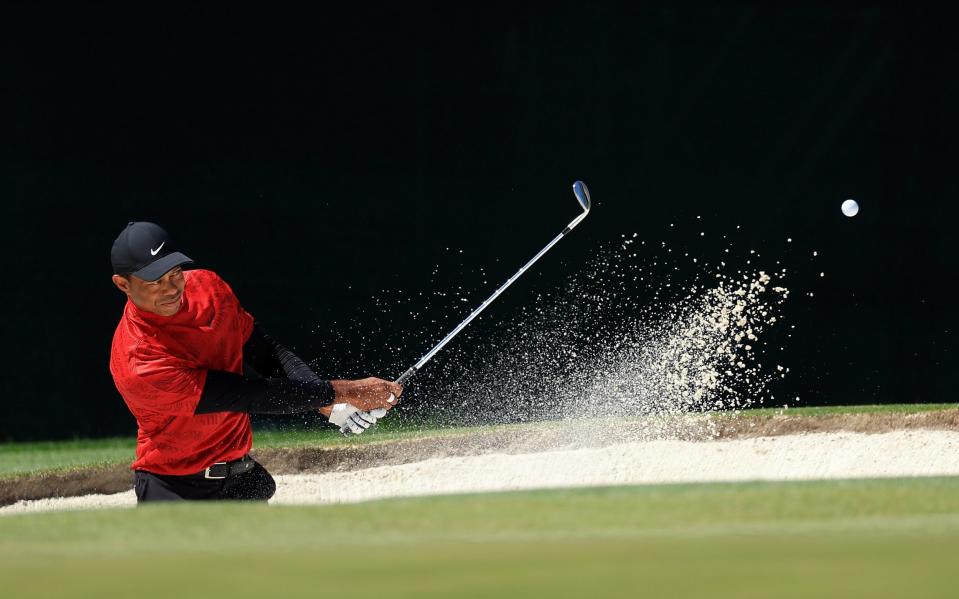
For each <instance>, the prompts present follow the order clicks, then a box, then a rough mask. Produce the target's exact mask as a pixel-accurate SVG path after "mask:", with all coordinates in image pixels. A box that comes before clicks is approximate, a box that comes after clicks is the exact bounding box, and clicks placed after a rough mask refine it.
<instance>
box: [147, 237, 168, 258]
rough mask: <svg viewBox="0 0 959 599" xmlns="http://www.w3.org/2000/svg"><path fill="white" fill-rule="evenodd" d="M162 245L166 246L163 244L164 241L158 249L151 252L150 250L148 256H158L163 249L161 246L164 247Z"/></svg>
mask: <svg viewBox="0 0 959 599" xmlns="http://www.w3.org/2000/svg"><path fill="white" fill-rule="evenodd" d="M164 245H166V242H165V241H164V242H163V243H161V244H160V247H158V248H157V249H155V250H154V249H151V250H150V255H151V256H156V255H157V254H159V253H160V250H162V249H163V246H164Z"/></svg>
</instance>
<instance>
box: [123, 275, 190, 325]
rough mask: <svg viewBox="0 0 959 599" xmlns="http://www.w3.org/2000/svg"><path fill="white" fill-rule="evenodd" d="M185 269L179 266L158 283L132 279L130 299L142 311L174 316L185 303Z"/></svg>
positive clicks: (133, 277) (157, 281) (134, 277)
mask: <svg viewBox="0 0 959 599" xmlns="http://www.w3.org/2000/svg"><path fill="white" fill-rule="evenodd" d="M183 283H184V280H183V269H182V268H180V267H179V266H177V267H176V268H172V269H170V270H169V271H167V273H166V274H164V275H163V276H162V277H160V278H159V279H157V280H156V281H144V280H143V279H140V278H137V277H136V276H131V277H130V299H131V300H133V303H134V304H136V305H137V307H138V308H140V309H141V310H146V311H147V312H153V313H154V314H159V315H160V316H173V315H174V314H176V313H177V311H178V310H179V309H180V304H182V303H183Z"/></svg>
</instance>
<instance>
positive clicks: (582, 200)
mask: <svg viewBox="0 0 959 599" xmlns="http://www.w3.org/2000/svg"><path fill="white" fill-rule="evenodd" d="M573 195H575V196H576V200H577V201H578V202H579V204H580V206H581V207H582V208H583V213H582V214H580V215H579V216H577V217H576V218H574V219H573V220H572V221H570V223H569V224H568V225H566V228H565V229H563V231H562V232H561V233H560V234H559V235H557V236H556V237H554V238H553V240H552V241H550V242H549V243H548V244H546V247H544V248H543V249H541V250H540V251H539V252H538V253H537V254H536V255H535V256H533V257H532V259H530V261H529V262H527V263H526V264H524V265H523V267H522V268H520V269H519V270H518V271H516V274H514V275H513V276H511V277H510V278H509V279H508V280H507V281H506V282H505V283H503V284H502V285H500V287H499V288H498V289H497V290H496V291H494V292H493V295H491V296H489V297H488V298H487V299H486V301H485V302H483V303H482V304H480V305H479V307H478V308H476V309H475V310H473V311H472V312H471V313H470V315H469V316H467V317H466V319H465V320H464V321H463V322H461V323H459V324H458V325H457V326H456V328H455V329H453V330H452V331H450V332H449V334H448V335H447V336H446V337H443V339H442V340H441V341H440V342H439V343H437V344H436V345H435V346H434V347H433V349H431V350H430V351H428V352H426V354H424V355H423V357H422V358H420V359H419V361H418V362H417V363H416V364H414V365H413V366H411V367H410V368H409V370H407V371H406V372H404V373H403V374H401V375H400V376H399V378H398V379H396V382H397V383H398V384H400V385H405V384H406V382H407V381H409V380H410V379H411V378H412V377H413V375H414V374H416V371H417V370H419V369H420V368H422V367H423V365H424V364H426V363H427V362H429V361H430V359H431V358H432V357H433V356H435V355H436V352H438V351H440V350H441V349H443V347H444V346H445V345H446V344H447V343H449V342H450V340H451V339H452V338H453V337H455V336H456V335H457V333H459V332H460V331H462V330H463V329H464V328H465V327H466V325H468V324H469V323H470V322H472V320H473V319H474V318H476V317H477V316H479V315H480V313H481V312H482V311H483V310H485V309H486V306H488V305H490V304H491V303H493V300H495V299H496V298H497V297H499V295H500V294H501V293H503V292H504V291H506V289H507V288H508V287H509V286H510V285H512V284H513V282H514V281H515V280H516V279H518V278H520V277H521V276H522V275H523V273H524V272H526V270H527V269H529V267H530V266H532V265H533V264H535V263H536V261H537V260H539V259H540V258H542V257H543V254H545V253H546V252H548V251H549V250H550V248H552V247H553V246H554V245H556V244H557V243H558V242H559V240H560V239H562V238H563V237H565V236H566V234H567V233H569V232H570V231H572V230H573V228H574V227H575V226H576V225H578V224H579V223H580V221H582V220H583V219H584V218H586V215H587V214H589V208H590V199H589V190H588V189H586V184H585V183H583V182H582V181H577V182H575V183H573ZM396 400H397V398H396V397H395V396H393V395H392V394H390V397H389V399H388V400H387V402H388V403H390V404H395V403H396ZM350 407H351V408H352V409H353V412H354V413H355V412H356V411H357V409H356V408H353V407H352V406H350ZM370 414H371V415H372V416H374V417H376V418H382V417H383V416H385V415H386V409H385V408H377V409H376V410H372V411H371V412H370ZM367 426H369V425H367ZM351 428H352V425H351V424H349V423H344V424H342V426H340V432H341V433H343V434H344V435H349V434H350V430H351ZM364 428H365V427H364ZM360 432H362V431H360Z"/></svg>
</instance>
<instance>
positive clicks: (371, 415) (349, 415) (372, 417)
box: [330, 403, 386, 435]
mask: <svg viewBox="0 0 959 599" xmlns="http://www.w3.org/2000/svg"><path fill="white" fill-rule="evenodd" d="M383 416H386V410H384V409H382V408H377V409H375V410H371V411H370V412H363V411H361V410H358V409H357V408H356V407H354V406H352V405H350V404H348V403H338V404H333V409H332V410H331V411H330V422H331V423H332V424H335V425H336V426H338V427H340V432H341V433H343V434H344V435H345V434H347V432H351V433H353V434H354V435H359V434H362V433H363V432H364V431H366V429H368V428H370V427H371V426H373V425H374V424H376V421H377V419H379V418H382V417H383Z"/></svg>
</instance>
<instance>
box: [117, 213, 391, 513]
mask: <svg viewBox="0 0 959 599" xmlns="http://www.w3.org/2000/svg"><path fill="white" fill-rule="evenodd" d="M111 261H112V263H113V272H114V274H113V283H114V284H115V285H116V286H117V288H118V289H119V290H120V291H122V292H123V293H124V294H126V296H127V298H128V299H127V303H126V307H125V308H124V310H123V316H122V317H121V318H120V323H119V325H118V326H117V329H116V332H115V333H114V336H113V346H112V350H111V355H110V372H111V373H112V374H113V380H114V383H115V384H116V387H117V390H119V392H120V394H121V395H122V396H123V400H124V401H125V402H126V404H127V407H128V408H129V410H130V412H131V413H132V414H133V416H134V417H135V418H136V420H137V427H138V432H137V448H136V459H135V461H134V462H133V465H132V468H133V470H134V473H135V475H134V489H135V491H136V496H137V502H138V503H142V502H150V501H175V500H200V499H246V500H267V499H269V498H270V497H272V496H273V493H274V491H275V490H276V484H275V482H274V481H273V478H272V477H271V476H270V474H269V472H267V471H266V469H265V468H264V467H263V466H262V465H260V464H259V463H257V462H256V461H255V460H253V459H252V458H250V456H249V455H248V452H249V450H250V447H251V446H252V444H253V435H252V430H251V427H250V416H249V414H251V413H261V414H290V413H296V412H307V411H312V410H318V411H319V412H320V413H321V414H323V415H324V416H326V417H327V418H329V420H330V422H332V423H333V424H335V425H337V426H340V427H342V428H344V429H346V430H349V431H350V432H352V433H354V434H359V433H362V432H363V431H364V430H366V429H367V428H368V427H369V426H370V425H371V424H373V423H375V422H376V418H375V417H374V416H371V415H370V412H371V411H374V410H389V409H390V408H391V407H392V406H393V405H394V403H393V402H394V398H395V397H399V396H400V394H401V393H402V391H403V388H402V386H401V385H399V384H397V383H393V382H390V381H386V380H383V379H378V378H365V379H360V380H355V381H348V380H333V381H328V380H324V379H321V378H320V377H318V376H317V375H316V374H314V373H313V371H312V370H310V368H309V367H308V366H307V365H306V364H305V363H304V362H303V361H302V360H300V359H299V358H298V357H297V356H296V355H294V354H293V353H292V352H291V351H290V350H288V349H287V348H285V347H283V346H282V345H280V344H279V343H277V342H276V341H275V340H274V339H273V338H272V337H271V336H270V335H269V334H267V333H266V332H265V331H264V330H263V329H262V328H261V327H260V326H259V324H258V323H257V322H256V321H255V320H254V319H253V317H252V316H251V315H250V314H249V313H248V312H246V311H245V310H244V309H243V307H242V306H241V305H240V302H239V300H238V299H237V297H236V296H235V295H234V294H233V291H232V290H231V289H230V287H229V286H228V285H227V284H226V282H224V281H223V279H221V278H220V277H219V276H217V275H216V274H215V273H214V272H212V271H209V270H199V269H197V270H188V271H185V270H183V265H184V264H189V263H191V262H192V260H191V259H190V258H188V257H187V256H186V255H184V254H182V253H180V252H179V251H176V249H175V247H174V245H173V240H172V239H171V238H170V236H169V235H168V234H167V232H166V231H164V230H163V229H162V228H161V227H160V226H158V225H156V224H153V223H148V222H132V223H129V224H128V225H127V227H126V228H125V229H124V230H123V231H122V232H121V233H120V235H119V236H118V237H117V238H116V241H114V243H113V249H112V251H111ZM376 413H377V414H383V413H385V412H382V411H379V412H376Z"/></svg>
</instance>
